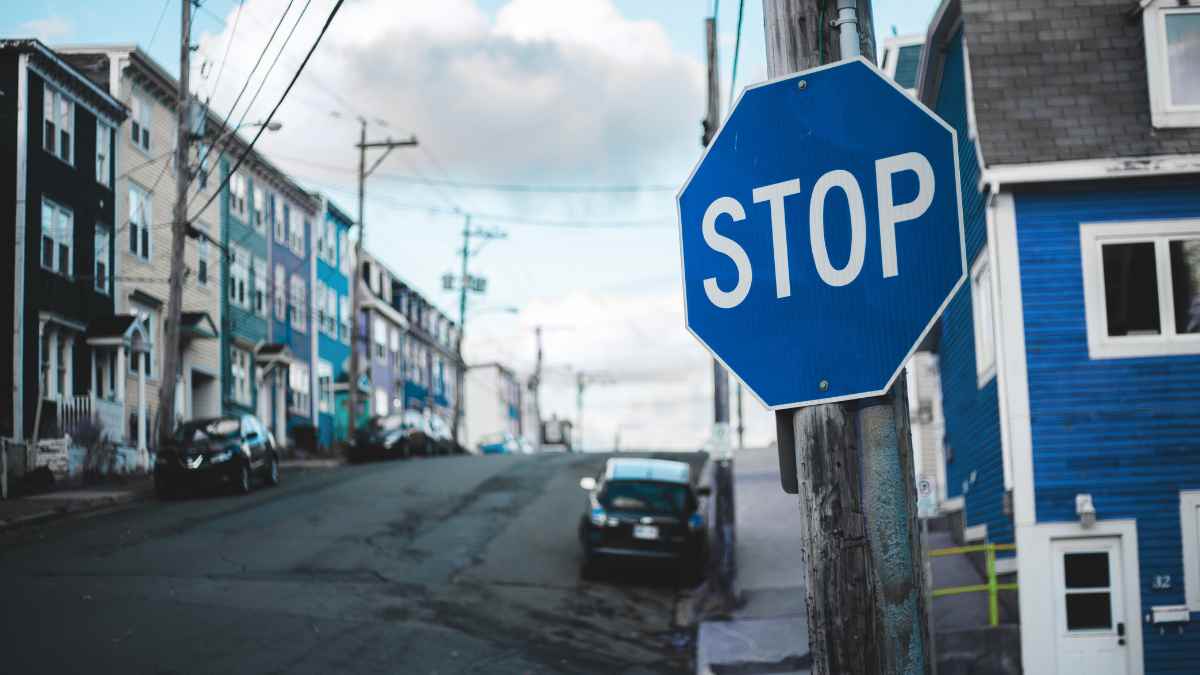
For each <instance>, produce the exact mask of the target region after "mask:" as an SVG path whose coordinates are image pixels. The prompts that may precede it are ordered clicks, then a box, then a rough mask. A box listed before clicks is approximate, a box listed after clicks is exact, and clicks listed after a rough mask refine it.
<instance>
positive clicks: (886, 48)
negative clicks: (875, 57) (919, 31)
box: [879, 35, 925, 95]
mask: <svg viewBox="0 0 1200 675" xmlns="http://www.w3.org/2000/svg"><path fill="white" fill-rule="evenodd" d="M924 43H925V36H924V35H902V36H899V37H890V38H888V39H886V40H884V41H883V49H882V50H880V53H881V54H882V56H881V57H880V60H879V67H880V68H881V69H882V70H883V72H884V73H886V74H887V76H888V77H890V78H892V79H893V80H895V81H896V84H898V85H900V86H901V87H904V88H905V89H907V90H908V92H909V93H910V94H914V95H915V94H916V93H917V70H918V68H919V66H920V65H921V46H922V45H923V44H924Z"/></svg>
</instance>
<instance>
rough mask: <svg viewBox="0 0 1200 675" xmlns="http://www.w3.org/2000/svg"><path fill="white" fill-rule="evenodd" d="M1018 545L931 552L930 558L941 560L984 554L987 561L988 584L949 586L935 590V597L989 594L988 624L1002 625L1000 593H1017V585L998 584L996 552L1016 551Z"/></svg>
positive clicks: (989, 545) (981, 545) (974, 546)
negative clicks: (948, 557) (955, 556)
mask: <svg viewBox="0 0 1200 675" xmlns="http://www.w3.org/2000/svg"><path fill="white" fill-rule="evenodd" d="M1015 550H1017V546H1016V544H992V543H988V544H974V545H972V546H953V547H951V548H939V549H934V550H932V551H930V552H929V557H930V558H940V557H942V556H948V555H968V554H971V553H983V554H984V560H986V562H987V564H986V568H987V582H986V583H982V584H972V585H970V586H947V587H945V588H935V589H933V597H935V598H941V597H944V596H947V595H958V594H959V593H987V594H988V624H989V625H991V626H999V625H1000V603H999V600H998V598H997V596H998V595H999V592H1000V591H1015V590H1017V585H1016V584H1015V583H1012V584H1001V583H997V582H996V551H1015Z"/></svg>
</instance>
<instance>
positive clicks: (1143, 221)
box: [917, 0, 1200, 675]
mask: <svg viewBox="0 0 1200 675" xmlns="http://www.w3.org/2000/svg"><path fill="white" fill-rule="evenodd" d="M917 90H918V95H919V97H920V99H921V100H922V101H923V102H924V103H925V104H926V105H928V106H929V107H930V108H932V109H934V110H935V111H936V112H937V113H938V114H939V115H941V116H942V117H943V118H944V119H945V120H946V121H947V122H949V123H950V124H952V125H953V126H954V127H955V128H956V129H957V130H958V137H959V142H960V147H959V152H960V163H961V167H962V194H963V208H964V222H965V227H966V236H967V257H968V262H969V263H970V266H971V267H970V281H969V283H968V284H967V285H965V286H964V287H963V288H962V289H961V290H960V292H959V293H958V295H957V296H956V297H955V298H954V299H953V301H952V302H951V304H950V305H949V306H948V308H947V310H946V312H945V314H944V315H943V318H942V321H941V326H940V333H939V335H938V339H937V345H936V348H937V351H938V356H939V360H940V365H941V377H942V399H943V408H944V412H945V440H944V447H943V448H942V451H943V453H944V456H945V474H946V482H947V486H946V491H947V498H946V500H945V501H944V503H943V509H945V510H949V511H955V510H957V511H961V514H962V517H963V522H964V524H965V528H964V534H965V536H966V538H968V539H976V540H988V541H994V542H1006V543H1015V544H1016V547H1017V553H1016V556H1015V558H1011V559H1008V560H1004V561H1001V569H1002V571H1006V572H1010V573H1012V572H1015V574H1016V581H1017V583H1018V584H1019V589H1018V596H1019V617H1020V630H1021V655H1022V656H1021V657H1022V662H1023V668H1024V672H1026V673H1088V674H1089V675H1098V674H1102V673H1105V674H1106V673H1178V674H1181V675H1182V674H1183V673H1196V672H1200V665H1197V664H1198V663H1200V661H1198V658H1200V541H1198V539H1200V531H1198V523H1200V7H1198V6H1196V5H1195V4H1194V3H1193V4H1191V5H1189V4H1188V3H1186V2H1176V1H1175V0H1160V1H1152V0H1143V1H1142V2H1132V1H1129V0H1098V1H1097V2H1091V3H1086V4H1083V3H1081V4H1079V5H1078V6H1074V5H1073V6H1066V4H1065V3H1056V2H1051V0H1043V1H1042V2H1032V3H1029V2H1026V3H1022V4H1021V6H1020V8H1014V9H1011V10H1005V11H996V10H995V3H993V2H983V1H981V0H946V1H945V2H943V3H942V5H941V7H940V8H939V10H938V12H937V14H936V15H935V18H934V21H933V23H932V25H931V26H930V29H929V32H928V34H927V36H926V49H925V50H924V55H923V57H922V61H921V67H920V69H919V73H918V78H917Z"/></svg>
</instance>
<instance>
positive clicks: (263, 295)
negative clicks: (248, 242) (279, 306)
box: [250, 257, 271, 317]
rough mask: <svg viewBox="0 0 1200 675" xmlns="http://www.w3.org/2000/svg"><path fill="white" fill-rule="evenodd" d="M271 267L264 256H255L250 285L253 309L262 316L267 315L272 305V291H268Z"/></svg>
mask: <svg viewBox="0 0 1200 675" xmlns="http://www.w3.org/2000/svg"><path fill="white" fill-rule="evenodd" d="M269 272H270V269H269V268H268V267H267V261H266V260H263V259H262V258H259V257H255V258H254V260H253V261H252V263H251V269H250V287H251V298H252V299H251V302H250V306H251V311H253V312H254V313H255V314H257V315H258V316H261V317H265V316H266V315H267V311H268V307H269V306H270V302H271V301H270V293H269V292H268V291H267V287H268V284H267V276H268V273H269Z"/></svg>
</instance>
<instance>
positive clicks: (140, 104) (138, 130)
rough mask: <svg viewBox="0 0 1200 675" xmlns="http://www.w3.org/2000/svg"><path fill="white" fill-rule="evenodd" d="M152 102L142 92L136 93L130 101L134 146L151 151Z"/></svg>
mask: <svg viewBox="0 0 1200 675" xmlns="http://www.w3.org/2000/svg"><path fill="white" fill-rule="evenodd" d="M151 106H152V104H151V103H150V102H149V101H148V100H146V97H145V96H142V95H141V94H134V95H133V99H132V100H131V101H130V108H131V110H130V115H129V137H130V140H131V141H133V144H134V146H136V147H138V148H140V149H142V150H143V151H145V152H150V115H151V113H152V112H153V108H152V107H151Z"/></svg>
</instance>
